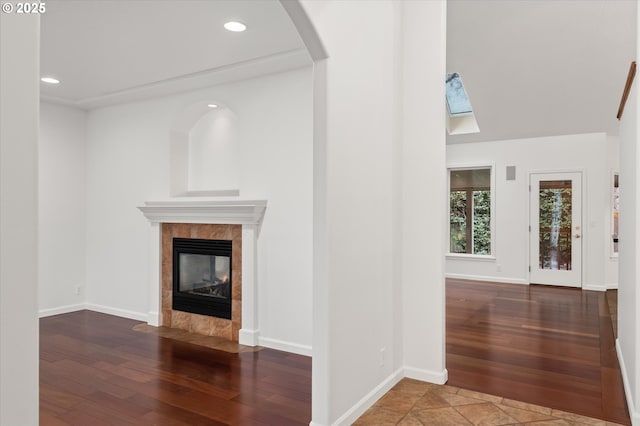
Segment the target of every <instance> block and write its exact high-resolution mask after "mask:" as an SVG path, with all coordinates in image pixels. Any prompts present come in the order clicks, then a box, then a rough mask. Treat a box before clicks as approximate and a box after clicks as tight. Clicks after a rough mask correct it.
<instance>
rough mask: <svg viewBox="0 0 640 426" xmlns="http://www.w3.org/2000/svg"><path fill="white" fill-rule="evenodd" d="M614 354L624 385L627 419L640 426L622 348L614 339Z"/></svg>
mask: <svg viewBox="0 0 640 426" xmlns="http://www.w3.org/2000/svg"><path fill="white" fill-rule="evenodd" d="M616 354H617V355H618V363H619V364H620V373H621V374H622V384H623V385H624V395H625V397H626V398H627V407H628V408H629V417H631V424H632V425H633V426H640V413H638V412H637V411H636V407H635V404H634V403H633V395H632V394H631V389H630V388H629V376H627V367H626V364H625V363H624V357H623V356H622V348H621V347H620V339H616Z"/></svg>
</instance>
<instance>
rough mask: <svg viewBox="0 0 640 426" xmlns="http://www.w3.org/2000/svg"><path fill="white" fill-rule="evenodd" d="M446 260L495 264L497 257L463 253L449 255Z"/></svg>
mask: <svg viewBox="0 0 640 426" xmlns="http://www.w3.org/2000/svg"><path fill="white" fill-rule="evenodd" d="M446 258H447V259H450V260H473V261H479V262H493V261H495V260H496V257H495V256H492V255H485V254H462V253H448V254H447V255H446Z"/></svg>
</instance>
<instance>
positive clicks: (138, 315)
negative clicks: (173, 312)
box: [85, 303, 148, 322]
mask: <svg viewBox="0 0 640 426" xmlns="http://www.w3.org/2000/svg"><path fill="white" fill-rule="evenodd" d="M85 309H88V310H90V311H95V312H100V313H103V314H109V315H115V316H117V317H123V318H129V319H132V320H137V321H144V322H147V319H148V316H147V314H144V313H142V312H134V311H129V310H126V309H120V308H112V307H110V306H102V305H96V304H94V303H87V304H85Z"/></svg>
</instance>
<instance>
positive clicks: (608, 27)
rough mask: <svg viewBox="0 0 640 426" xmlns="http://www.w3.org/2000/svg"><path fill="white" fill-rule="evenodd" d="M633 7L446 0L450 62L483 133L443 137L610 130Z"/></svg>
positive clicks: (613, 130)
mask: <svg viewBox="0 0 640 426" xmlns="http://www.w3.org/2000/svg"><path fill="white" fill-rule="evenodd" d="M636 17H637V15H636V2H635V1H632V0H621V1H618V0H510V1H496V0H449V2H448V10H447V21H448V22H447V72H459V73H460V74H461V75H462V78H463V81H464V84H465V87H466V89H467V93H468V95H469V98H470V100H471V103H472V105H473V109H474V113H475V116H476V119H477V121H478V125H479V127H480V133H477V134H472V135H459V136H449V137H448V141H449V142H450V143H451V142H453V143H455V142H471V141H490V140H504V139H517V138H527V137H539V136H551V135H563V134H578V133H589V132H607V133H609V134H612V135H615V134H617V133H618V128H617V123H618V122H617V120H616V118H615V117H616V113H617V110H618V105H619V102H620V98H621V95H622V90H623V88H624V84H625V81H626V77H627V72H628V70H629V64H630V62H631V61H633V60H635V59H636V54H635V39H636ZM636 84H638V82H636Z"/></svg>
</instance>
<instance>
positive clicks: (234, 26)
mask: <svg viewBox="0 0 640 426" xmlns="http://www.w3.org/2000/svg"><path fill="white" fill-rule="evenodd" d="M224 28H225V29H226V30H227V31H233V32H234V33H241V32H242V31H244V30H246V29H247V26H246V25H245V24H243V23H242V22H237V21H229V22H227V23H226V24H224Z"/></svg>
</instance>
